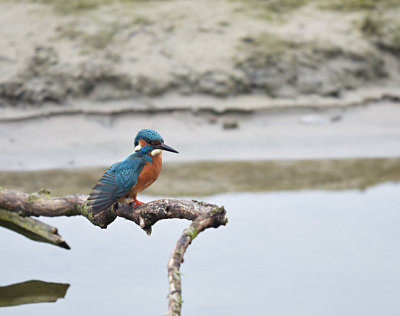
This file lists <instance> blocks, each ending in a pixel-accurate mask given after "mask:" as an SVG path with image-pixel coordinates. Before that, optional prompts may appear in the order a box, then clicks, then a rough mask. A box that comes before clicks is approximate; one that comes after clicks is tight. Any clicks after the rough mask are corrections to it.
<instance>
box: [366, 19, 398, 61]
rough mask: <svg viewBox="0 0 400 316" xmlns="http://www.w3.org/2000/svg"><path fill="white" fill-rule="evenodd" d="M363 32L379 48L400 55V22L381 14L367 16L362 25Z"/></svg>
mask: <svg viewBox="0 0 400 316" xmlns="http://www.w3.org/2000/svg"><path fill="white" fill-rule="evenodd" d="M360 30H361V32H362V33H363V34H364V35H365V36H366V37H367V38H368V39H369V40H370V41H372V43H373V44H375V45H376V46H377V47H378V48H380V49H383V50H387V51H389V52H391V53H394V54H395V55H396V56H397V57H399V55H398V53H400V21H399V20H398V19H396V18H393V17H390V16H385V15H383V14H379V13H376V12H374V13H371V14H367V15H365V17H364V18H363V19H362V21H361V23H360Z"/></svg>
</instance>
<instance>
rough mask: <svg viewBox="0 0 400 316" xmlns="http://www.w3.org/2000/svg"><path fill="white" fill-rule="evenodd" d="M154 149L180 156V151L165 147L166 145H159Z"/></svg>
mask: <svg viewBox="0 0 400 316" xmlns="http://www.w3.org/2000/svg"><path fill="white" fill-rule="evenodd" d="M154 147H155V148H157V149H162V150H166V151H170V152H173V153H177V154H178V151H176V150H175V149H173V148H172V147H169V146H168V145H165V144H164V143H161V144H160V145H157V146H154Z"/></svg>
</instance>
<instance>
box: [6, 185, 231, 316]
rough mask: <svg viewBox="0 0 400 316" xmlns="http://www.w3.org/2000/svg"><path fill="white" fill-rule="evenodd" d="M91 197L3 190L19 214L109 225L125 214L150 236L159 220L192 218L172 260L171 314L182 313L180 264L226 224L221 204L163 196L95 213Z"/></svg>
mask: <svg viewBox="0 0 400 316" xmlns="http://www.w3.org/2000/svg"><path fill="white" fill-rule="evenodd" d="M87 198H88V196H87V195H83V194H77V195H68V196H64V197H56V198H52V197H50V192H48V191H46V190H41V191H39V192H38V193H33V194H27V193H23V192H17V191H13V190H7V189H3V190H0V208H2V209H4V210H6V211H8V212H10V213H14V214H15V215H16V214H18V215H19V216H22V217H26V216H50V217H54V216H76V215H81V216H84V217H86V218H87V219H88V220H89V221H90V222H91V223H92V224H94V225H97V226H99V227H101V228H106V227H107V226H108V225H109V224H110V223H112V222H113V221H114V220H115V219H116V218H117V217H123V218H125V219H127V220H130V221H133V222H134V223H136V224H137V225H139V226H140V228H142V229H143V230H144V231H145V232H146V233H147V234H148V235H150V234H151V231H152V227H153V225H154V224H155V223H157V222H158V221H159V220H163V219H169V218H181V219H187V220H190V221H192V223H191V224H190V225H189V226H188V228H186V229H185V230H184V231H183V233H182V235H181V237H180V238H179V240H178V241H177V243H176V245H175V247H174V249H173V252H172V255H171V258H170V260H169V262H168V280H169V295H168V300H169V303H168V313H167V315H168V316H178V315H180V314H181V308H182V287H181V277H180V266H181V264H182V263H183V256H184V254H185V252H186V249H187V248H188V246H189V245H190V244H191V242H192V241H193V239H194V238H195V237H196V236H197V235H198V234H199V233H200V232H202V231H204V230H206V229H207V228H212V227H213V228H218V227H219V226H221V225H226V223H227V222H228V219H227V218H226V211H225V209H224V207H223V206H221V207H218V206H217V205H214V204H208V203H204V202H199V201H195V200H190V201H189V200H177V199H161V200H157V201H152V202H149V203H146V204H143V205H138V206H136V207H132V206H130V205H126V204H119V203H118V204H115V205H114V206H113V207H111V208H109V209H107V210H105V211H103V212H100V213H98V214H92V212H91V210H90V208H89V207H88V206H87V205H86V200H87Z"/></svg>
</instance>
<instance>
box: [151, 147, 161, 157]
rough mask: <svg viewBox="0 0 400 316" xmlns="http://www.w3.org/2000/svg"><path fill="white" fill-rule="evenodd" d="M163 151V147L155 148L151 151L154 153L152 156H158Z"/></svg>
mask: <svg viewBox="0 0 400 316" xmlns="http://www.w3.org/2000/svg"><path fill="white" fill-rule="evenodd" d="M161 152H162V150H161V149H153V150H152V151H151V155H152V156H157V155H159V154H161Z"/></svg>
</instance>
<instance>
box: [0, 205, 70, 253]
mask: <svg viewBox="0 0 400 316" xmlns="http://www.w3.org/2000/svg"><path fill="white" fill-rule="evenodd" d="M0 226H3V227H5V228H8V229H11V230H13V231H15V232H17V233H19V234H21V235H24V236H25V237H27V238H29V239H32V240H35V241H40V242H46V243H49V244H52V245H55V246H59V247H61V248H64V249H71V248H70V246H69V245H68V244H67V243H66V241H65V240H64V239H62V237H61V236H60V235H59V234H58V230H57V228H55V227H53V226H50V225H48V224H45V223H43V222H41V221H38V220H37V219H33V218H29V217H21V216H19V215H18V214H16V213H13V212H9V211H5V210H2V209H0Z"/></svg>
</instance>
